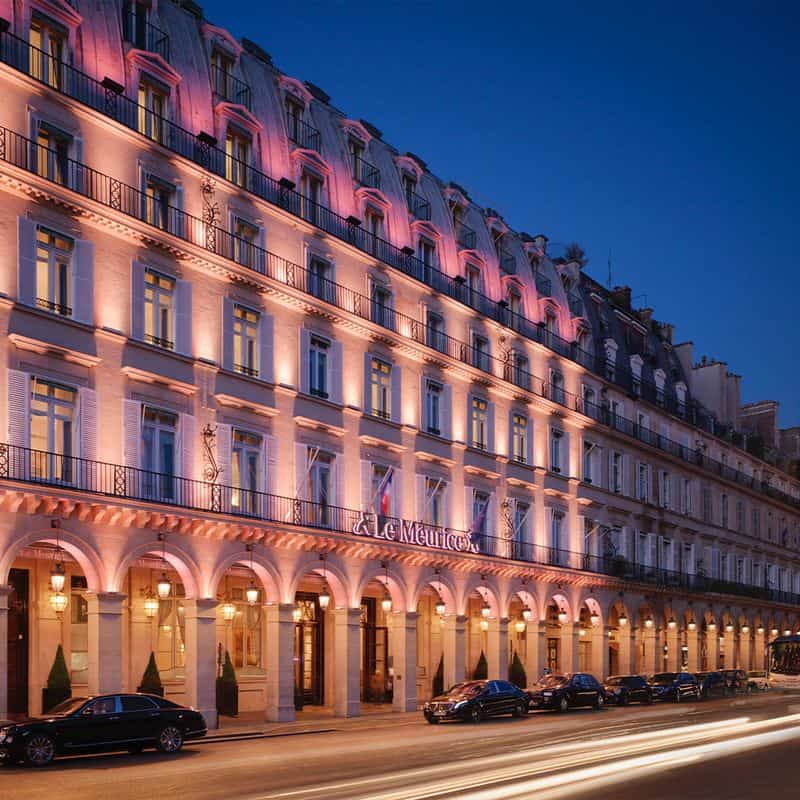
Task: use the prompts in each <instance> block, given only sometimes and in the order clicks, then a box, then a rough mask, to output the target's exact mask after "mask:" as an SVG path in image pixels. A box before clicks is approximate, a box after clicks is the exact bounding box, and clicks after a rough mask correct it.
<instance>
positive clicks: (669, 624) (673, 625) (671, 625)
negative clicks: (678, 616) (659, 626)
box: [667, 617, 678, 631]
mask: <svg viewBox="0 0 800 800" xmlns="http://www.w3.org/2000/svg"><path fill="white" fill-rule="evenodd" d="M667 627H668V628H669V629H670V630H671V631H674V630H675V628H677V627H678V623H677V622H676V621H675V617H670V618H669V621H668V622H667Z"/></svg>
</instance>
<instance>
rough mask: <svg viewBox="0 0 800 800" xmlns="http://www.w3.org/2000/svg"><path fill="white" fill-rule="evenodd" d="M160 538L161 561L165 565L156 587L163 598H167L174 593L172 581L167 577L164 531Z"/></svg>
mask: <svg viewBox="0 0 800 800" xmlns="http://www.w3.org/2000/svg"><path fill="white" fill-rule="evenodd" d="M158 538H159V539H161V561H162V563H163V565H164V569H163V571H162V572H161V578H160V579H159V581H158V584H157V585H156V589H157V591H158V596H159V597H160V598H161V599H162V600H166V599H167V598H168V597H169V596H170V594H171V593H172V582H171V581H170V579H169V578H168V577H167V572H166V569H167V541H166V538H165V536H164V534H163V533H160V534H159V535H158Z"/></svg>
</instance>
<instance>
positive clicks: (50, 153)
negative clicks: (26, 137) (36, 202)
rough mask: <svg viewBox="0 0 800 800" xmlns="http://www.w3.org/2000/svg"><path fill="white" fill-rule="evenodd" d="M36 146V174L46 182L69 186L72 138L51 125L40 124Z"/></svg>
mask: <svg viewBox="0 0 800 800" xmlns="http://www.w3.org/2000/svg"><path fill="white" fill-rule="evenodd" d="M36 145H37V146H36V173H37V174H38V175H40V176H41V177H43V178H47V180H50V181H54V182H55V183H60V184H62V185H67V186H70V185H71V181H70V178H71V175H70V160H69V154H70V150H71V148H72V137H71V136H70V135H69V134H68V133H64V132H63V131H60V130H59V129H58V128H55V127H54V126H52V125H48V124H47V123H45V122H40V123H39V127H38V130H37V134H36Z"/></svg>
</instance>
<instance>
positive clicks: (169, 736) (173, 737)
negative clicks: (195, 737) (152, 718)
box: [156, 725, 183, 753]
mask: <svg viewBox="0 0 800 800" xmlns="http://www.w3.org/2000/svg"><path fill="white" fill-rule="evenodd" d="M156 747H157V748H158V749H159V750H160V751H161V752H162V753H177V752H178V750H180V749H181V747H183V731H182V730H181V729H180V728H179V727H178V726H177V725H165V726H164V727H163V728H162V729H161V730H160V731H159V732H158V736H157V737H156Z"/></svg>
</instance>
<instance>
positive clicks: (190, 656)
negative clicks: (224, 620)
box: [183, 597, 219, 728]
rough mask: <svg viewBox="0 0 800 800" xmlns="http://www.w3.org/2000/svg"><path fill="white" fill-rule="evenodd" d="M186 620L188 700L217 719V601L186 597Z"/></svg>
mask: <svg viewBox="0 0 800 800" xmlns="http://www.w3.org/2000/svg"><path fill="white" fill-rule="evenodd" d="M183 609H184V618H185V624H186V701H187V703H188V704H189V705H191V706H194V708H196V709H197V710H198V711H199V712H200V713H201V714H202V715H203V716H204V717H205V720H206V725H208V727H209V728H216V727H218V724H219V723H218V720H217V695H216V677H217V601H216V600H215V599H213V598H208V597H206V598H202V599H199V600H184V601H183Z"/></svg>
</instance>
